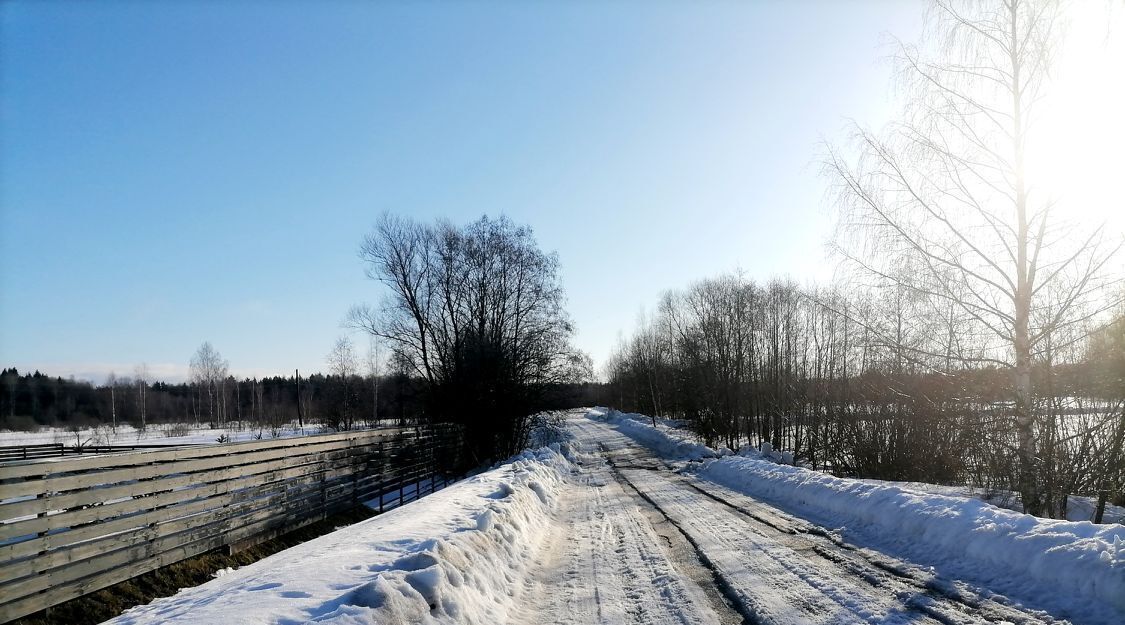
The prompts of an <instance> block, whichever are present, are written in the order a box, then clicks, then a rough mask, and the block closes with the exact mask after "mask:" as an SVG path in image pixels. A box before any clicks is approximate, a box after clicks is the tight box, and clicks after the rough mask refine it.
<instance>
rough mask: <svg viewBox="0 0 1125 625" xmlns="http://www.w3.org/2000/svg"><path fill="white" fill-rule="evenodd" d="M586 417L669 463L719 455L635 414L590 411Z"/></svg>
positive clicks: (596, 409)
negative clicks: (624, 435) (602, 423)
mask: <svg viewBox="0 0 1125 625" xmlns="http://www.w3.org/2000/svg"><path fill="white" fill-rule="evenodd" d="M587 415H588V416H590V417H593V418H598V419H603V420H605V421H606V422H607V423H610V424H612V425H613V426H614V427H616V428H617V429H618V430H619V431H621V432H623V433H624V434H627V435H628V436H629V437H630V438H632V439H634V440H636V441H637V442H639V443H641V444H643V445H645V446H646V447H649V448H651V449H653V450H655V451H656V452H657V453H659V454H660V455H661V456H663V457H665V458H667V459H670V460H702V459H703V458H714V457H716V456H718V455H720V452H719V451H715V450H714V449H711V448H710V447H708V446H706V445H703V444H701V443H698V442H696V441H694V440H692V439H691V438H690V437H689V435H688V433H686V432H684V431H683V430H677V429H675V428H671V427H668V426H667V425H663V427H661V425H662V424H661V423H660V422H659V421H658V422H657V426H655V427H654V426H653V425H652V420H651V419H649V418H648V417H646V416H644V415H641V414H636V413H623V412H618V411H616V410H613V409H610V408H601V407H598V408H593V409H591V410H590V411H589V412H587Z"/></svg>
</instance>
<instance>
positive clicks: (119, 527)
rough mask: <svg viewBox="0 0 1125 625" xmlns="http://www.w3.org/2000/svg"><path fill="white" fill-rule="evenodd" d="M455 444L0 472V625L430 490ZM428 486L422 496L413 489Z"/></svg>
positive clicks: (266, 449)
mask: <svg viewBox="0 0 1125 625" xmlns="http://www.w3.org/2000/svg"><path fill="white" fill-rule="evenodd" d="M458 440H459V437H457V436H451V435H449V433H448V432H446V431H439V432H437V433H435V432H433V431H430V430H426V431H416V430H413V429H399V428H395V429H384V430H370V431H357V432H344V433H339V434H328V435H320V436H310V437H303V438H291V439H280V440H273V441H252V442H247V443H233V444H227V445H213V446H205V447H204V446H198V447H185V448H177V449H161V450H154V451H148V450H146V451H137V452H132V453H123V454H116V455H111V456H97V457H75V458H73V459H65V460H64V459H58V458H52V459H41V460H28V461H19V462H14V463H6V464H4V465H2V466H0V622H6V621H9V620H13V619H16V618H19V617H20V616H24V615H27V614H31V613H33V612H37V611H39V610H42V609H44V608H47V607H50V606H52V605H57V604H58V603H61V602H63V601H67V600H69V599H73V598H75V597H79V596H81V595H83V594H86V593H89V592H93V591H95V590H98V589H101V588H104V587H106V586H110V585H112V584H116V583H118V582H121V581H124V580H127V579H129V578H131V577H134V576H136V575H140V574H142V573H146V572H148V571H152V570H155V569H157V568H160V567H162V566H165V565H168V564H171V563H173V562H177V561H179V560H182V559H184V558H189V557H192V556H195V555H199V554H201V553H205V552H207V551H210V550H213V549H216V548H219V547H223V546H228V548H230V549H232V550H237V549H243V548H245V547H247V546H250V545H252V544H254V542H255V541H260V540H264V539H267V538H271V537H273V536H276V535H278V534H281V533H285V532H288V531H292V530H293V529H296V528H298V527H301V526H303V525H306V524H308V523H312V522H314V521H317V520H320V519H323V518H326V517H327V516H329V515H331V514H333V513H335V512H337V511H339V510H341V509H343V508H346V507H348V506H352V505H355V504H356V503H358V502H360V501H365V500H368V499H374V498H376V497H378V498H379V501H380V507H381V504H382V501H383V498H384V497H385V496H386V495H387V494H389V493H393V492H396V491H397V492H398V493H399V494H400V497H399V499H400V502H401V498H402V494H403V493H404V492H405V491H404V489H405V488H406V487H408V486H410V485H413V484H419V486H418V487H417V488H415V491H416V493H415V495H416V496H420V495H421V494H423V492H433V490H434V488H435V483H436V482H437V480H438V479H440V480H441V483H442V484H443V485H444V483H445V476H444V475H441V474H440V473H439V470H438V468H437V467H436V463H435V459H436V457H437V456H436V455H435V448H436V447H440V448H441V450H440V451H439V454H440V455H441V456H443V457H452V456H455V455H456V451H455V450H453V449H452V447H453V446H455V445H456V443H457V441H458ZM427 480H428V481H429V485H428V487H426V488H423V487H421V486H420V484H421V483H422V482H425V481H427Z"/></svg>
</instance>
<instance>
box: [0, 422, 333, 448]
mask: <svg viewBox="0 0 1125 625" xmlns="http://www.w3.org/2000/svg"><path fill="white" fill-rule="evenodd" d="M319 433H321V430H320V428H317V427H314V426H305V427H298V426H297V424H296V423H291V424H287V425H285V426H281V427H279V428H277V430H271V429H270V428H268V427H256V426H251V425H249V424H241V423H231V424H230V425H228V426H227V427H223V428H209V427H196V426H195V425H194V424H185V423H161V424H155V425H150V426H149V427H148V428H147V429H144V430H139V429H137V428H135V427H133V426H132V425H125V424H122V425H119V426H117V429H116V430H114V429H113V428H111V427H110V426H108V425H102V426H98V427H95V428H82V429H80V430H79V431H78V432H72V431H70V430H68V429H66V428H58V427H51V428H42V429H40V430H37V431H35V432H19V431H12V430H0V445H3V446H12V445H43V444H49V443H62V444H64V445H66V446H68V447H69V446H72V445H75V444H82V445H123V446H127V445H215V444H218V443H219V439H220V438H223V440H224V441H225V442H229V443H236V442H244V441H250V440H256V439H261V440H271V439H273V438H291V437H294V436H309V435H312V434H319ZM275 434H276V436H275Z"/></svg>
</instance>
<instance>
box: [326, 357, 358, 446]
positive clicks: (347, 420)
mask: <svg viewBox="0 0 1125 625" xmlns="http://www.w3.org/2000/svg"><path fill="white" fill-rule="evenodd" d="M328 368H329V370H331V371H332V373H333V375H335V376H336V377H337V378H339V384H340V389H341V392H342V396H341V413H340V417H341V418H340V423H341V424H343V429H351V427H352V418H351V412H350V410H349V408H350V405H349V404H350V403H351V402H350V399H351V388H350V385H351V379H352V377H353V376H355V375H356V372H357V371H358V370H359V363H358V361H357V359H356V355H355V347H354V346H353V345H352V340H351V339H350V338H348V337H346V336H342V337H340V338H338V339H336V345H334V346H333V347H332V351H331V352H329V353H328Z"/></svg>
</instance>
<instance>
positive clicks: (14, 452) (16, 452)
mask: <svg viewBox="0 0 1125 625" xmlns="http://www.w3.org/2000/svg"><path fill="white" fill-rule="evenodd" d="M185 446H188V445H65V444H63V443H40V444H37V445H2V446H0V462H11V461H12V460H35V459H38V458H52V457H54V458H57V457H59V456H79V455H82V454H116V453H120V452H123V451H140V450H143V449H167V448H169V447H185Z"/></svg>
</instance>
